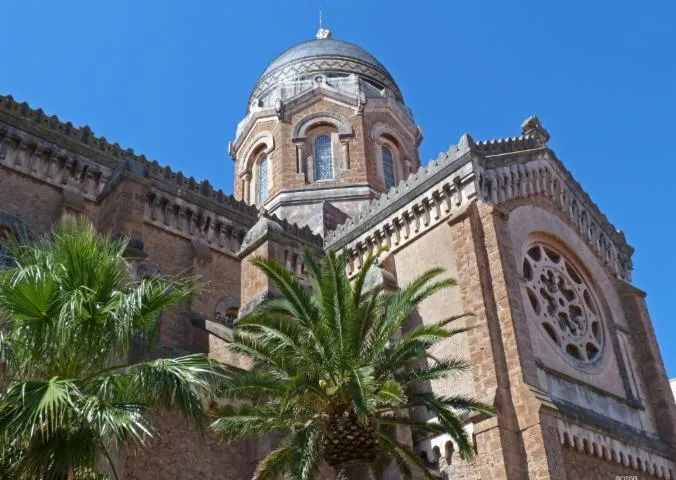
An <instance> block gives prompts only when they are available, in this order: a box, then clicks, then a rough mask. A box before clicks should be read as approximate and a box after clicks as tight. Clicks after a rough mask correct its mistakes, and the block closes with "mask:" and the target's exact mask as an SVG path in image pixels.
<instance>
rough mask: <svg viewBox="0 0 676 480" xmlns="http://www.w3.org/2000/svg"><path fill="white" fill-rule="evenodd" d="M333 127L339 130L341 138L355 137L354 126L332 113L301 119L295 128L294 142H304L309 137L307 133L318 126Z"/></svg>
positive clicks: (321, 113)
mask: <svg viewBox="0 0 676 480" xmlns="http://www.w3.org/2000/svg"><path fill="white" fill-rule="evenodd" d="M326 123H328V124H329V125H332V126H333V127H335V128H336V130H338V135H339V136H341V137H349V136H352V135H354V129H353V128H352V124H351V123H350V122H348V121H347V120H346V119H344V118H343V117H341V116H340V115H336V114H335V113H330V112H318V113H313V114H310V115H307V116H305V117H303V118H302V119H300V121H298V123H296V125H295V126H294V127H293V140H294V141H299V140H304V139H305V137H306V136H307V131H308V130H309V129H310V128H312V127H314V126H316V125H317V124H326Z"/></svg>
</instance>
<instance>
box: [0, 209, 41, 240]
mask: <svg viewBox="0 0 676 480" xmlns="http://www.w3.org/2000/svg"><path fill="white" fill-rule="evenodd" d="M0 227H4V228H6V229H7V230H10V231H11V232H12V234H13V235H14V236H15V237H16V239H17V240H18V241H19V242H30V241H33V240H34V238H35V235H34V234H33V231H32V230H31V229H30V228H29V227H28V225H26V224H25V223H24V222H22V221H21V220H19V219H18V218H17V217H15V216H14V215H10V214H9V213H7V212H3V211H0Z"/></svg>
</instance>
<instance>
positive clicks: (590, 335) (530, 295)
mask: <svg viewBox="0 0 676 480" xmlns="http://www.w3.org/2000/svg"><path fill="white" fill-rule="evenodd" d="M522 274H523V283H522V288H523V292H524V297H525V298H526V299H527V301H526V305H525V308H526V312H527V315H528V317H530V318H531V319H532V320H533V321H534V322H535V323H536V324H537V327H538V329H539V330H540V332H541V333H542V334H543V335H544V336H545V337H546V338H547V339H548V341H549V342H550V344H551V345H552V346H553V347H555V348H556V349H557V350H559V351H560V352H561V353H562V355H563V357H564V358H566V360H568V361H569V362H570V363H571V364H573V365H574V366H576V367H584V366H586V365H590V364H592V363H596V362H597V361H598V360H600V358H601V356H602V354H603V347H604V332H603V320H602V313H601V309H600V306H599V302H598V301H597V299H596V296H595V294H594V292H593V290H592V289H591V288H590V286H589V282H588V281H587V279H586V278H585V276H584V275H583V274H582V273H581V271H580V270H579V269H578V268H576V267H575V266H574V264H573V263H572V262H571V261H570V260H569V259H568V258H566V257H565V256H564V255H563V254H562V253H560V252H559V251H557V250H556V249H554V248H553V247H551V246H549V245H547V244H544V243H540V242H537V243H533V244H531V245H530V246H529V247H528V249H527V250H526V252H525V254H524V256H523V262H522Z"/></svg>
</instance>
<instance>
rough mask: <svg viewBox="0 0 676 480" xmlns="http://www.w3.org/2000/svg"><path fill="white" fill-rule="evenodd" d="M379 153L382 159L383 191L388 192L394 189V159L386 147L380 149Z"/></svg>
mask: <svg viewBox="0 0 676 480" xmlns="http://www.w3.org/2000/svg"><path fill="white" fill-rule="evenodd" d="M381 153H382V157H383V181H384V182H385V190H389V189H390V188H392V187H394V184H395V183H396V181H395V174H394V157H393V156H392V150H390V148H389V147H388V146H386V145H383V146H382V147H381Z"/></svg>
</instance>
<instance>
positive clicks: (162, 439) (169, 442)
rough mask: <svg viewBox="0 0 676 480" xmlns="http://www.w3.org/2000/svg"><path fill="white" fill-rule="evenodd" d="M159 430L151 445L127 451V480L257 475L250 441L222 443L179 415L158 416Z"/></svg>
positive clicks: (224, 479) (222, 479)
mask: <svg viewBox="0 0 676 480" xmlns="http://www.w3.org/2000/svg"><path fill="white" fill-rule="evenodd" d="M155 421H156V423H155V425H156V426H157V432H156V433H155V436H154V438H152V439H151V440H150V441H149V443H148V448H147V449H143V450H137V451H129V452H127V454H126V456H125V460H124V462H123V463H124V476H122V475H121V476H120V478H122V479H124V480H150V479H152V480H178V479H185V480H187V479H201V480H244V479H249V478H251V477H252V475H253V470H254V468H255V463H254V462H253V461H252V445H251V444H250V443H249V442H248V441H241V442H235V443H231V444H228V445H224V444H220V443H219V442H217V441H216V440H215V439H214V438H213V437H211V436H210V435H208V434H207V435H200V434H199V433H198V432H197V431H196V429H195V427H192V426H190V425H188V424H187V423H186V422H185V421H184V420H183V419H182V418H180V417H176V416H175V414H173V415H172V414H165V415H163V416H162V417H160V418H156V419H155Z"/></svg>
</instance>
